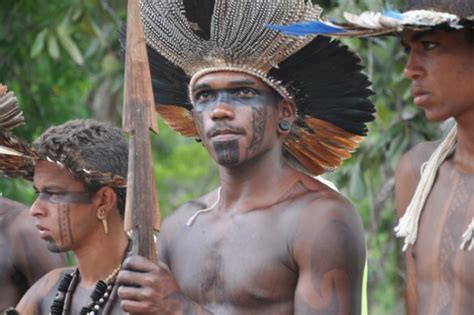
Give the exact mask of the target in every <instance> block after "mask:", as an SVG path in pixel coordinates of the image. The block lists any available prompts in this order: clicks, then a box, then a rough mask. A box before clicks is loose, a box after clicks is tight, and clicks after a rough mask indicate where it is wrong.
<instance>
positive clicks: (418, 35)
mask: <svg viewBox="0 0 474 315" xmlns="http://www.w3.org/2000/svg"><path fill="white" fill-rule="evenodd" d="M433 33H434V30H433V29H431V30H426V31H421V32H415V33H413V35H412V36H411V41H412V42H417V41H419V40H420V39H422V38H423V37H425V36H428V35H431V34H433Z"/></svg>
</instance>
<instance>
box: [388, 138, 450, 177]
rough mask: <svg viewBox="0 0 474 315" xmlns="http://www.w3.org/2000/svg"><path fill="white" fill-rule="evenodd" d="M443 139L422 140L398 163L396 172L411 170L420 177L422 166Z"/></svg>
mask: <svg viewBox="0 0 474 315" xmlns="http://www.w3.org/2000/svg"><path fill="white" fill-rule="evenodd" d="M440 142H441V141H439V140H438V141H428V142H421V143H419V144H417V145H415V146H414V147H413V148H411V149H410V150H409V151H408V152H406V153H405V154H404V155H403V156H402V157H401V159H400V161H399V162H398V165H397V169H396V172H397V173H398V172H400V173H402V174H403V173H406V172H410V173H413V174H416V176H418V177H419V173H420V167H421V165H422V164H423V163H425V162H426V161H428V159H429V158H430V156H431V154H433V152H434V151H435V150H436V148H437V147H438V145H439V144H440Z"/></svg>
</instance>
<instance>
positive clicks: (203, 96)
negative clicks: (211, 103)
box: [194, 91, 213, 102]
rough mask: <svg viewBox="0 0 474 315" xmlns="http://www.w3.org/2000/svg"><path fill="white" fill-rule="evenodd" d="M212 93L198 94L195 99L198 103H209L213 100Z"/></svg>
mask: <svg viewBox="0 0 474 315" xmlns="http://www.w3.org/2000/svg"><path fill="white" fill-rule="evenodd" d="M212 96H213V95H212V93H210V92H205V91H204V92H200V93H198V94H196V96H195V97H194V100H195V101H196V102H205V101H208V100H210V99H211V98H212Z"/></svg>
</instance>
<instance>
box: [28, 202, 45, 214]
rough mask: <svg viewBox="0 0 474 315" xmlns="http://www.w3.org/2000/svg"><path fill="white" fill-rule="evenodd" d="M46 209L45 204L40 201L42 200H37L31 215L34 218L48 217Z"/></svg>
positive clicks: (32, 206) (32, 207) (31, 209)
mask: <svg viewBox="0 0 474 315" xmlns="http://www.w3.org/2000/svg"><path fill="white" fill-rule="evenodd" d="M46 212H47V211H46V208H45V207H44V203H43V202H42V201H41V200H40V198H36V200H35V202H34V203H33V204H32V205H31V207H30V215H31V216H32V217H36V216H46Z"/></svg>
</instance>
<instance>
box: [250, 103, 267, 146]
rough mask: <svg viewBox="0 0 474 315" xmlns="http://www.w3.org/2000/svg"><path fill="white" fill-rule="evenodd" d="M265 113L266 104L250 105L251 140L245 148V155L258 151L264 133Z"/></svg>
mask: <svg viewBox="0 0 474 315" xmlns="http://www.w3.org/2000/svg"><path fill="white" fill-rule="evenodd" d="M266 114H267V107H266V106H253V107H252V142H251V143H250V146H249V147H248V148H247V155H249V154H253V153H255V152H258V149H259V148H260V146H261V144H262V142H263V136H264V133H265V122H266V120H265V116H266Z"/></svg>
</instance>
